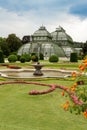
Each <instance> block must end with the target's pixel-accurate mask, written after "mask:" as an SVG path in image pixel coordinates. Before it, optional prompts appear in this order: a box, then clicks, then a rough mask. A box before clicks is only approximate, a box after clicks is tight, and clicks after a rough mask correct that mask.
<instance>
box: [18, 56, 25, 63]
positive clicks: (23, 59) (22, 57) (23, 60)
mask: <svg viewBox="0 0 87 130" xmlns="http://www.w3.org/2000/svg"><path fill="white" fill-rule="evenodd" d="M19 61H20V62H21V63H24V62H25V61H26V59H25V57H24V56H23V55H22V56H21V57H20V60H19Z"/></svg>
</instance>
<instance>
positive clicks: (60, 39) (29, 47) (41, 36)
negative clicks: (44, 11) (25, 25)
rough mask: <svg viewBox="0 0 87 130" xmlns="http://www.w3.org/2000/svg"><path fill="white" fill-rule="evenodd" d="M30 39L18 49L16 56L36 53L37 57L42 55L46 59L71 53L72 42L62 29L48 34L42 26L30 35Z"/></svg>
mask: <svg viewBox="0 0 87 130" xmlns="http://www.w3.org/2000/svg"><path fill="white" fill-rule="evenodd" d="M25 37H26V36H25ZM30 39H31V40H30V42H28V43H26V44H23V45H22V46H21V47H20V49H19V50H18V55H22V54H24V53H26V54H31V53H36V54H37V55H38V54H40V53H42V54H43V56H44V58H46V59H47V58H49V57H50V56H51V55H57V56H58V57H66V56H70V53H71V52H72V51H73V47H72V44H73V40H72V38H71V37H70V36H69V35H67V34H66V33H65V30H64V29H63V28H62V27H59V28H57V30H56V31H54V32H52V33H49V32H48V31H47V29H46V28H45V27H44V26H41V27H40V28H39V29H38V30H37V31H35V32H34V34H33V35H31V38H30Z"/></svg>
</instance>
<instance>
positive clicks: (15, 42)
mask: <svg viewBox="0 0 87 130" xmlns="http://www.w3.org/2000/svg"><path fill="white" fill-rule="evenodd" d="M6 42H7V44H8V47H9V49H10V52H16V51H17V50H18V49H19V47H20V46H21V45H22V42H21V40H20V38H18V37H17V36H16V35H15V34H9V35H8V38H7V39H6Z"/></svg>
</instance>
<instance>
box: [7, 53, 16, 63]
mask: <svg viewBox="0 0 87 130" xmlns="http://www.w3.org/2000/svg"><path fill="white" fill-rule="evenodd" d="M8 61H9V62H16V61H17V56H16V55H14V54H12V55H9V56H8Z"/></svg>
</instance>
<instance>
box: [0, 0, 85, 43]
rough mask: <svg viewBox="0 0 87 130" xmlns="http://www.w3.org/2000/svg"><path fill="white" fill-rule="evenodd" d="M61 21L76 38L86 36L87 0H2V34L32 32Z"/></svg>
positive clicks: (0, 5) (80, 39) (30, 33)
mask: <svg viewBox="0 0 87 130" xmlns="http://www.w3.org/2000/svg"><path fill="white" fill-rule="evenodd" d="M42 24H43V25H44V26H46V28H47V30H48V31H49V32H52V31H55V29H56V28H57V27H58V26H59V25H60V26H62V27H63V28H64V29H65V30H66V32H67V33H68V34H69V35H70V36H71V37H72V38H73V40H74V41H86V40H87V36H86V33H87V0H14V1H13V0H0V36H2V37H7V36H8V35H9V34H11V33H15V34H16V35H17V36H19V37H20V38H22V37H23V36H24V35H32V34H33V33H34V31H36V30H37V29H38V28H39V27H40V26H41V25H42Z"/></svg>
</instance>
